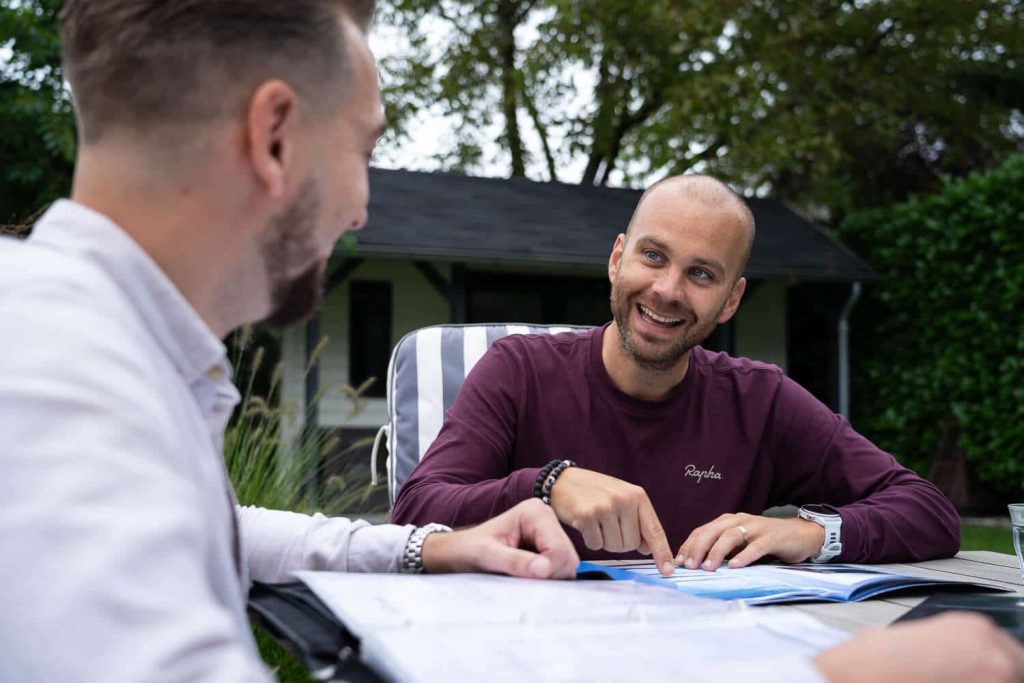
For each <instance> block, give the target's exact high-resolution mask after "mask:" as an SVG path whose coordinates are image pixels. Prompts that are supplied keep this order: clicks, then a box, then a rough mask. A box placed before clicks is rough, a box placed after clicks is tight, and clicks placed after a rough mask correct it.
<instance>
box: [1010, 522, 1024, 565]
mask: <svg viewBox="0 0 1024 683" xmlns="http://www.w3.org/2000/svg"><path fill="white" fill-rule="evenodd" d="M1009 507H1010V524H1012V525H1013V549H1014V550H1015V551H1017V564H1019V565H1020V574H1021V583H1024V552H1022V550H1021V545H1022V544H1024V503H1014V504H1013V505H1010V506H1009Z"/></svg>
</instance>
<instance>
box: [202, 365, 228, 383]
mask: <svg viewBox="0 0 1024 683" xmlns="http://www.w3.org/2000/svg"><path fill="white" fill-rule="evenodd" d="M223 376H224V368H223V367H221V366H219V365H215V366H213V367H212V368H210V369H209V370H207V371H206V379H209V380H213V381H217V380H218V379H220V378H222V377H223Z"/></svg>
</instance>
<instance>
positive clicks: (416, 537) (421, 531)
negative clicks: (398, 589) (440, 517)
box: [398, 524, 452, 574]
mask: <svg viewBox="0 0 1024 683" xmlns="http://www.w3.org/2000/svg"><path fill="white" fill-rule="evenodd" d="M451 530H452V528H451V527H450V526H445V525H444V524H427V525H426V526H421V527H416V529H414V530H413V532H412V533H411V534H409V540H408V541H406V542H405V550H404V551H403V552H402V561H401V562H400V563H399V565H398V571H400V572H401V573H403V574H422V573H423V541H424V540H426V538H427V536H429V535H430V534H436V533H447V532H449V531H451Z"/></svg>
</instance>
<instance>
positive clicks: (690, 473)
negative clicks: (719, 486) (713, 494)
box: [684, 463, 722, 484]
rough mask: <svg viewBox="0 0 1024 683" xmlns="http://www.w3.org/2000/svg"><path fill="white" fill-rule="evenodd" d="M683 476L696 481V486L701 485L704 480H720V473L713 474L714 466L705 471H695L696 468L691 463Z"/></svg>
mask: <svg viewBox="0 0 1024 683" xmlns="http://www.w3.org/2000/svg"><path fill="white" fill-rule="evenodd" d="M684 475H685V476H687V477H693V478H694V479H696V480H697V483H698V484H699V483H701V482H702V481H704V480H705V479H721V478H722V473H721V472H715V466H714V465H712V466H711V467H709V468H707V469H706V470H699V469H697V466H696V465H694V464H692V463H691V464H689V465H687V466H686V471H685V473H684Z"/></svg>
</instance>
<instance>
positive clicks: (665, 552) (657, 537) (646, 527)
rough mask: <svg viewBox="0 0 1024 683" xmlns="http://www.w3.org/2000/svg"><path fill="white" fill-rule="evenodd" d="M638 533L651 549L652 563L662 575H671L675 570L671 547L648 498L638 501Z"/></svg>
mask: <svg viewBox="0 0 1024 683" xmlns="http://www.w3.org/2000/svg"><path fill="white" fill-rule="evenodd" d="M640 533H641V534H642V535H643V539H644V541H645V542H646V543H647V547H648V548H650V550H651V556H652V558H653V559H654V564H655V565H656V566H657V567H658V571H659V572H661V574H662V576H672V574H673V572H675V570H676V566H675V564H673V563H672V549H671V548H669V545H668V539H667V538H666V537H665V530H664V529H663V528H662V527H661V522H660V521H659V520H658V515H657V513H655V512H654V508H653V507H652V506H651V501H650V500H649V499H648V498H646V497H645V498H644V500H643V501H642V502H641V503H640Z"/></svg>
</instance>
